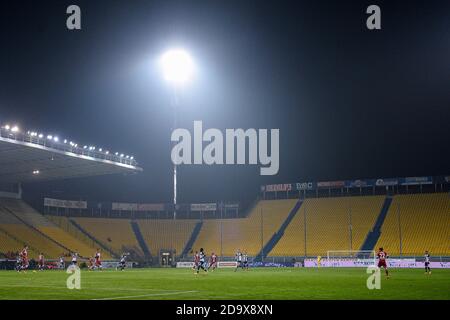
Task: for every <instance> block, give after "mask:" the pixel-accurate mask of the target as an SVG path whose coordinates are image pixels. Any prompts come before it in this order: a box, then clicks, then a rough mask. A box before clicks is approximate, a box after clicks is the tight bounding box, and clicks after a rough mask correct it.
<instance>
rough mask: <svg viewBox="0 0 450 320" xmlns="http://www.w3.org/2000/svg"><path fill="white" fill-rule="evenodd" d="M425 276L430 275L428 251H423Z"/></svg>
mask: <svg viewBox="0 0 450 320" xmlns="http://www.w3.org/2000/svg"><path fill="white" fill-rule="evenodd" d="M424 257H425V274H431V268H430V254H429V253H428V251H425V256H424Z"/></svg>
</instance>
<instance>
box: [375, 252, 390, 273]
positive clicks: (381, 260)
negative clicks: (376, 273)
mask: <svg viewBox="0 0 450 320" xmlns="http://www.w3.org/2000/svg"><path fill="white" fill-rule="evenodd" d="M377 258H378V268H381V267H383V268H384V271H385V272H386V278H388V279H389V271H388V267H387V263H386V259H387V258H389V255H388V254H387V252H385V251H384V250H383V248H380V249H379V251H378V253H377Z"/></svg>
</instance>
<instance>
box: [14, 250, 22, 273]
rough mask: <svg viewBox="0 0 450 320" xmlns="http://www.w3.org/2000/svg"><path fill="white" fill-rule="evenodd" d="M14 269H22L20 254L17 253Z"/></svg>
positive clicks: (18, 270)
mask: <svg viewBox="0 0 450 320" xmlns="http://www.w3.org/2000/svg"><path fill="white" fill-rule="evenodd" d="M15 269H16V271H17V272H20V270H21V269H22V256H21V255H20V254H18V255H17V258H16V268H15Z"/></svg>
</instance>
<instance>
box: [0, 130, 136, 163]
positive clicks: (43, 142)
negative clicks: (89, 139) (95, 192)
mask: <svg viewBox="0 0 450 320" xmlns="http://www.w3.org/2000/svg"><path fill="white" fill-rule="evenodd" d="M0 137H2V138H6V139H9V140H13V141H19V142H26V143H31V144H35V145H40V146H43V147H46V148H51V149H54V150H58V151H63V152H70V153H73V154H75V155H81V156H87V157H91V158H94V159H100V160H108V161H113V162H117V163H122V164H126V165H131V166H137V164H138V163H137V162H136V160H135V159H134V157H132V156H128V155H124V154H122V153H118V152H116V153H112V152H109V151H108V150H103V149H97V148H96V147H93V146H87V145H84V146H78V144H77V143H73V142H72V141H68V140H67V139H65V140H62V141H61V140H60V139H59V138H58V137H54V136H52V135H47V136H44V135H43V134H38V133H37V132H30V131H28V132H26V133H22V132H19V131H17V130H12V129H11V128H9V127H7V126H4V127H0Z"/></svg>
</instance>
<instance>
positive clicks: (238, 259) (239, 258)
mask: <svg viewBox="0 0 450 320" xmlns="http://www.w3.org/2000/svg"><path fill="white" fill-rule="evenodd" d="M235 258H236V269H234V272H236V271H237V269H238V268H242V253H241V250H240V249H238V251H237V252H236V255H235Z"/></svg>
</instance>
